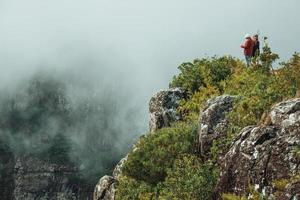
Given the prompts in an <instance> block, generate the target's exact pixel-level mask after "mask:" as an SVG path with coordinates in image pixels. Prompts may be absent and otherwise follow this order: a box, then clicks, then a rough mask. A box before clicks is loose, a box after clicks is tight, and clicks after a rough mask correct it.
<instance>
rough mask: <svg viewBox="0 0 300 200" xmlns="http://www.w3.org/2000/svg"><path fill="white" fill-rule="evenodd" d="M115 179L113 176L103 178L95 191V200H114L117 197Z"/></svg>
mask: <svg viewBox="0 0 300 200" xmlns="http://www.w3.org/2000/svg"><path fill="white" fill-rule="evenodd" d="M114 185H115V179H114V178H113V177H112V176H103V177H102V178H101V179H100V180H99V182H98V183H97V185H96V187H95V190H94V200H113V199H114V195H115V187H114Z"/></svg>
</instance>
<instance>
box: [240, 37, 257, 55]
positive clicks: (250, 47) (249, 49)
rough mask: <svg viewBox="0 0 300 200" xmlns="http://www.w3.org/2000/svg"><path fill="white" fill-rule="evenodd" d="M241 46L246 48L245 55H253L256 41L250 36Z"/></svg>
mask: <svg viewBox="0 0 300 200" xmlns="http://www.w3.org/2000/svg"><path fill="white" fill-rule="evenodd" d="M241 47H242V48H243V49H244V55H245V56H252V51H253V47H254V41H253V40H252V39H251V38H248V39H246V41H245V43H244V44H243V45H241Z"/></svg>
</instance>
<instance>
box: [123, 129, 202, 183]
mask: <svg viewBox="0 0 300 200" xmlns="http://www.w3.org/2000/svg"><path fill="white" fill-rule="evenodd" d="M196 130H197V124H196V123H191V124H187V123H177V124H175V125H174V127H171V128H163V129H160V130H158V131H156V132H155V133H152V134H149V135H147V136H146V137H144V138H142V139H141V140H140V141H139V143H138V144H137V146H136V150H135V151H133V152H132V153H130V154H129V156H128V160H127V162H126V163H125V165H124V168H123V171H124V174H125V175H128V176H130V177H132V178H135V179H137V180H142V181H145V182H147V183H151V184H157V183H158V182H161V181H163V180H164V179H165V177H166V175H167V169H169V168H171V167H172V165H173V162H174V160H175V159H176V158H177V157H178V155H180V154H184V153H189V152H192V148H193V142H194V139H195V136H196Z"/></svg>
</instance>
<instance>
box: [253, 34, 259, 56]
mask: <svg viewBox="0 0 300 200" xmlns="http://www.w3.org/2000/svg"><path fill="white" fill-rule="evenodd" d="M252 40H253V42H254V45H253V51H252V57H257V56H259V54H260V52H259V47H260V43H259V39H258V34H255V35H254V36H253V38H252Z"/></svg>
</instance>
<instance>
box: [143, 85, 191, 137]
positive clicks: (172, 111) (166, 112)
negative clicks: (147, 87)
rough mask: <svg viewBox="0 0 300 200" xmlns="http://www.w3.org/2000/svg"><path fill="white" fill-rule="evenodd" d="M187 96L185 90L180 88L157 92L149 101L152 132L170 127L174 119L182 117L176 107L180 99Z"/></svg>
mask: <svg viewBox="0 0 300 200" xmlns="http://www.w3.org/2000/svg"><path fill="white" fill-rule="evenodd" d="M185 97H186V93H185V91H183V90H182V89H180V88H173V89H168V90H161V91H159V92H157V93H156V94H155V95H154V96H153V97H152V98H151V99H150V102H149V112H150V122H149V128H150V132H153V131H155V130H157V129H160V128H163V127H168V126H170V124H171V123H172V122H174V121H178V120H180V119H181V116H180V114H179V113H177V112H176V109H177V108H178V106H179V102H180V100H182V99H184V98H185Z"/></svg>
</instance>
